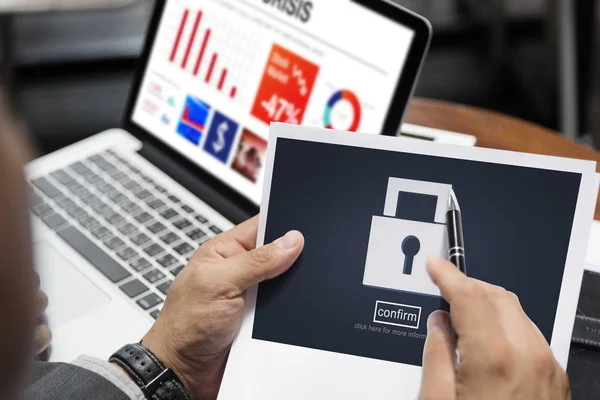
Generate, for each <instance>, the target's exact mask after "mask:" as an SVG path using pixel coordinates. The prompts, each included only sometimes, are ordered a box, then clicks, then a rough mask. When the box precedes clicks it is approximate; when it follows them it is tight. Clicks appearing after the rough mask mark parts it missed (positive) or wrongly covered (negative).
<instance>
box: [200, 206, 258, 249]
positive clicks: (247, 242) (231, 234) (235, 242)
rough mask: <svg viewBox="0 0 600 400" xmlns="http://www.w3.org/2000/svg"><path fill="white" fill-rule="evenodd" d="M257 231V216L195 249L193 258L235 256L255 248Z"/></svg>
mask: <svg viewBox="0 0 600 400" xmlns="http://www.w3.org/2000/svg"><path fill="white" fill-rule="evenodd" d="M257 232H258V216H256V217H254V218H251V219H249V220H248V221H246V222H244V223H242V224H240V225H238V226H236V227H235V228H233V229H231V230H229V231H227V232H224V233H222V234H220V235H218V236H216V237H215V238H214V239H212V240H210V241H209V242H207V243H205V244H204V245H203V246H202V247H200V249H199V250H198V251H197V253H196V255H195V256H194V258H196V259H198V258H202V257H208V258H211V257H213V258H214V257H217V258H219V259H227V258H231V257H235V256H237V255H239V254H242V253H245V252H247V251H250V250H254V249H255V248H256V235H257Z"/></svg>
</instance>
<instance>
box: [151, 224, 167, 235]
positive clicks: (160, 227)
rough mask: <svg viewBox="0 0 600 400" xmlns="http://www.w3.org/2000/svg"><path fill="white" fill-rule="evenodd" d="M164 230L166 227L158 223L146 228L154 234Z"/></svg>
mask: <svg viewBox="0 0 600 400" xmlns="http://www.w3.org/2000/svg"><path fill="white" fill-rule="evenodd" d="M165 229H166V226H164V225H163V224H161V223H160V222H156V223H154V224H152V225H150V226H149V227H148V230H149V231H150V232H152V233H154V234H157V233H159V232H162V231H164V230H165Z"/></svg>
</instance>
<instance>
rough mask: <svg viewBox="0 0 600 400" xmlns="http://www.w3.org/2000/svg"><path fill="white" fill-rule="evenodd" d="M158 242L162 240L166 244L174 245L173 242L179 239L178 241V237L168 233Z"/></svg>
mask: <svg viewBox="0 0 600 400" xmlns="http://www.w3.org/2000/svg"><path fill="white" fill-rule="evenodd" d="M160 240H162V241H163V242H165V243H166V244H171V243H175V242H177V241H179V240H180V239H179V236H177V235H176V234H174V233H173V232H169V233H167V234H166V235H164V236H162V237H161V238H160Z"/></svg>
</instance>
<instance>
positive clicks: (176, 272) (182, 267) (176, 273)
mask: <svg viewBox="0 0 600 400" xmlns="http://www.w3.org/2000/svg"><path fill="white" fill-rule="evenodd" d="M184 268H185V265H180V266H179V267H177V268H173V269H172V270H171V273H172V274H173V276H177V275H179V273H180V272H181V271H182V270H183V269H184Z"/></svg>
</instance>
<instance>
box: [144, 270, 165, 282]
mask: <svg viewBox="0 0 600 400" xmlns="http://www.w3.org/2000/svg"><path fill="white" fill-rule="evenodd" d="M164 277H165V274H163V273H162V272H160V271H159V270H157V269H153V270H152V271H149V272H146V273H145V274H144V279H146V280H147V281H148V282H150V283H156V282H158V281H160V280H161V279H164Z"/></svg>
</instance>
